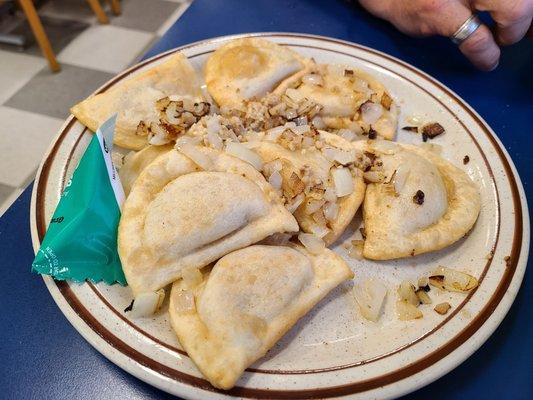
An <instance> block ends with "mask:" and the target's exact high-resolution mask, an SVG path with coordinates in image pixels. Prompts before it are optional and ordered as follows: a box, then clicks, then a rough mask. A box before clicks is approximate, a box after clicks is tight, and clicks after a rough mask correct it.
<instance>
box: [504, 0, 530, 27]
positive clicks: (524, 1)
mask: <svg viewBox="0 0 533 400" xmlns="http://www.w3.org/2000/svg"><path fill="white" fill-rule="evenodd" d="M528 3H529V0H516V1H514V2H513V5H512V6H511V7H509V9H508V10H506V11H505V16H506V19H507V21H508V22H510V23H512V22H516V21H520V20H521V19H523V18H525V17H528V13H529V8H530V7H529V4H528Z"/></svg>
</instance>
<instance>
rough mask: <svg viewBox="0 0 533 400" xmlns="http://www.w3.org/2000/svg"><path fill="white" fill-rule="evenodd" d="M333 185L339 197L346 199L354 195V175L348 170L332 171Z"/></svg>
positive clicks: (337, 169)
mask: <svg viewBox="0 0 533 400" xmlns="http://www.w3.org/2000/svg"><path fill="white" fill-rule="evenodd" d="M331 176H332V177H333V184H334V185H335V194H336V195H337V197H344V196H348V195H349V194H352V192H353V190H354V183H353V178H352V173H351V172H350V170H349V169H348V168H333V169H332V170H331Z"/></svg>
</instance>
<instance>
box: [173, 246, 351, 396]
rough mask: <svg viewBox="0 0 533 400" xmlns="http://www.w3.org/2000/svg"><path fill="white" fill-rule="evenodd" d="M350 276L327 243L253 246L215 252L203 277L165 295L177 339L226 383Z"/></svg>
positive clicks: (212, 377)
mask: <svg viewBox="0 0 533 400" xmlns="http://www.w3.org/2000/svg"><path fill="white" fill-rule="evenodd" d="M352 277H353V273H352V271H351V270H350V269H349V268H348V266H347V265H346V263H345V262H344V261H343V260H342V259H341V258H340V257H339V256H337V255H336V254H335V253H333V252H332V251H330V250H328V249H324V251H323V252H322V253H321V254H319V255H312V254H310V253H308V252H307V251H306V250H304V249H303V248H301V247H295V248H291V247H282V246H261V245H256V246H251V247H247V248H245V249H241V250H237V251H234V252H233V253H230V254H228V255H226V256H224V257H223V258H221V259H220V260H219V261H218V262H217V263H216V264H215V266H214V267H213V269H212V271H211V272H210V274H209V275H208V276H207V277H204V280H203V282H201V283H200V284H199V285H197V286H195V287H193V288H191V287H189V286H190V285H188V284H187V283H186V282H184V281H183V280H180V281H178V282H176V283H174V284H173V286H172V292H171V295H170V305H169V313H170V321H171V324H172V327H173V328H174V331H175V332H176V334H177V336H178V339H179V341H180V343H181V345H182V346H183V348H184V349H185V350H186V351H187V353H188V354H189V356H190V357H191V358H192V360H193V361H194V362H195V364H196V365H197V366H198V368H199V369H200V371H201V372H202V374H203V375H204V376H205V377H206V378H207V379H208V380H209V382H211V384H212V385H213V386H215V387H218V388H221V389H230V388H231V387H232V386H233V385H234V384H235V382H236V381H237V379H238V378H239V377H240V376H241V374H242V373H243V372H244V370H245V369H246V368H247V367H248V366H249V365H251V364H252V363H253V362H254V361H256V360H257V359H259V358H261V357H262V356H263V355H265V353H266V352H267V351H268V350H269V349H270V348H271V347H272V346H273V345H274V344H275V343H276V342H277V341H278V340H279V339H280V338H281V337H282V336H283V335H284V334H285V333H286V332H287V331H288V330H289V329H290V328H291V327H292V326H293V325H294V324H295V323H296V322H297V321H298V319H300V318H301V317H302V316H304V315H305V314H306V313H307V312H308V311H309V310H310V309H311V308H313V306H315V304H317V303H318V302H319V301H320V300H321V299H323V298H324V297H325V296H326V295H327V294H328V293H329V292H330V291H331V290H332V289H333V288H335V287H336V286H337V285H339V284H340V283H341V282H343V281H345V280H347V279H350V278H352Z"/></svg>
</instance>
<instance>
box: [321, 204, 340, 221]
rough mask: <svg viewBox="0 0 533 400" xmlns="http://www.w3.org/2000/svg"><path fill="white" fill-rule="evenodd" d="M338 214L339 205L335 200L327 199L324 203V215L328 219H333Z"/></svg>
mask: <svg viewBox="0 0 533 400" xmlns="http://www.w3.org/2000/svg"><path fill="white" fill-rule="evenodd" d="M338 215H339V205H338V204H337V203H335V202H331V201H328V202H327V203H326V204H324V217H325V218H326V219H327V220H328V221H330V222H331V221H334V220H335V219H336V218H337V216H338Z"/></svg>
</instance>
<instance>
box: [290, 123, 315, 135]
mask: <svg viewBox="0 0 533 400" xmlns="http://www.w3.org/2000/svg"><path fill="white" fill-rule="evenodd" d="M310 130H311V128H310V127H309V125H298V126H296V127H294V128H292V129H291V131H293V132H294V133H296V134H298V135H303V134H304V133H307V132H309V131H310Z"/></svg>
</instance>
